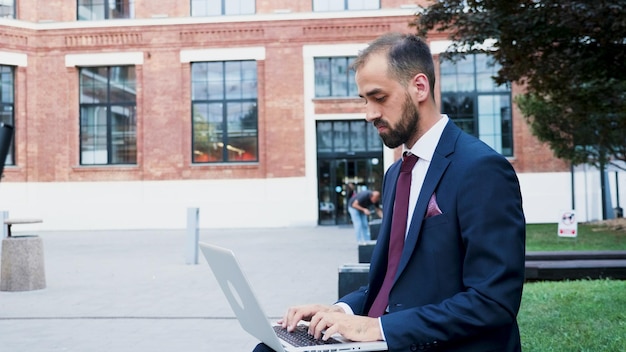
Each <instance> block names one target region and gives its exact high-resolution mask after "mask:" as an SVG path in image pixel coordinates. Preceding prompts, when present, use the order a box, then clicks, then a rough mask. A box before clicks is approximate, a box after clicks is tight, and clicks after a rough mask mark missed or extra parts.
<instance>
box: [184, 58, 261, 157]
mask: <svg viewBox="0 0 626 352" xmlns="http://www.w3.org/2000/svg"><path fill="white" fill-rule="evenodd" d="M191 91H192V98H191V99H192V101H191V105H192V121H193V122H192V124H193V126H192V129H193V143H192V144H193V150H192V151H193V162H194V163H206V162H250V161H258V160H259V157H258V150H257V149H258V109H257V65H256V61H251V60H246V61H216V62H196V63H192V65H191Z"/></svg>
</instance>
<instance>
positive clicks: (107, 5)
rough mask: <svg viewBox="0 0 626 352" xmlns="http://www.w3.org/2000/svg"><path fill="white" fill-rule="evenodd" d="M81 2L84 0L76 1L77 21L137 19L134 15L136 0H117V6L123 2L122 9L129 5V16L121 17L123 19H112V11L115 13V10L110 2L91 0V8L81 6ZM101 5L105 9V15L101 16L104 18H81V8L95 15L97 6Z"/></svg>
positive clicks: (106, 0)
mask: <svg viewBox="0 0 626 352" xmlns="http://www.w3.org/2000/svg"><path fill="white" fill-rule="evenodd" d="M81 1H82V0H76V20H77V21H104V20H119V19H132V18H134V17H135V16H134V13H135V0H115V2H116V4H117V2H122V7H123V6H124V5H125V4H127V5H128V14H127V16H121V17H118V16H115V17H112V16H111V13H112V11H114V10H112V9H111V5H110V3H109V0H89V2H90V4H89V5H90V6H88V5H86V4H85V5H84V4H81ZM94 2H96V4H94ZM99 3H101V4H102V5H103V6H104V8H103V9H102V10H103V13H102V14H101V15H102V18H97V17H96V18H94V16H91V18H81V16H80V10H81V8H86V9H88V10H90V13H92V14H93V13H95V12H94V8H95V6H99V5H100V4H99ZM122 15H124V14H122Z"/></svg>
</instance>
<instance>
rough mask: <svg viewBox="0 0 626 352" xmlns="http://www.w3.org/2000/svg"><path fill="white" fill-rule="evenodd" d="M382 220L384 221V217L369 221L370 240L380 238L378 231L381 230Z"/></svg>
mask: <svg viewBox="0 0 626 352" xmlns="http://www.w3.org/2000/svg"><path fill="white" fill-rule="evenodd" d="M382 222H383V220H382V219H374V220H372V221H370V222H369V227H370V240H372V241H376V240H377V239H378V233H379V232H380V224H381V223H382Z"/></svg>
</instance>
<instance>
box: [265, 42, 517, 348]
mask: <svg viewBox="0 0 626 352" xmlns="http://www.w3.org/2000/svg"><path fill="white" fill-rule="evenodd" d="M353 68H354V69H355V71H356V74H355V80H356V83H357V87H358V92H359V95H360V96H361V97H362V98H363V100H364V103H365V118H366V120H367V121H369V122H371V123H372V124H373V125H374V127H376V129H377V130H378V134H379V135H380V137H381V138H382V140H383V143H385V145H386V146H388V147H389V148H396V147H401V148H402V150H403V157H402V158H401V159H400V160H398V161H396V162H395V163H394V164H393V165H391V166H390V167H389V169H388V170H387V171H386V173H385V176H384V179H383V187H382V194H383V199H382V207H383V209H384V213H385V214H384V217H383V219H382V223H381V227H380V233H379V235H378V239H377V241H376V246H375V248H374V251H373V253H372V257H371V265H370V271H369V277H368V285H367V286H365V287H362V288H360V289H358V290H356V291H354V292H352V293H349V294H347V295H345V296H344V297H342V298H340V299H339V301H338V302H335V303H334V304H331V305H328V304H305V305H300V306H292V307H290V308H289V309H288V310H287V312H286V313H285V314H284V316H283V318H282V319H281V320H280V321H279V323H280V324H282V327H283V328H286V329H287V330H288V331H293V329H295V327H296V325H297V324H298V323H299V322H300V321H302V320H305V321H309V328H308V331H309V333H310V334H312V335H313V336H314V337H315V338H322V339H327V338H329V337H330V336H332V335H333V334H341V335H342V336H343V337H345V338H347V339H350V340H353V341H375V340H384V341H386V343H387V347H388V349H389V351H418V350H419V351H422V350H436V351H446V352H461V351H462V352H488V351H498V352H518V351H521V342H520V333H519V328H518V325H517V314H518V311H519V307H520V302H521V299H522V290H523V286H524V271H525V270H524V269H525V268H524V267H525V263H524V262H525V258H524V257H525V241H526V221H525V218H524V212H523V209H522V197H521V192H520V186H519V181H518V178H517V175H516V173H515V170H514V169H513V167H512V165H511V164H510V162H509V161H508V160H507V159H506V158H505V157H503V156H502V155H501V154H499V153H497V152H496V151H494V150H493V149H492V148H490V147H489V146H488V145H486V144H485V143H483V142H482V141H480V140H479V139H477V138H475V137H473V136H471V135H469V134H467V133H465V132H464V131H462V130H461V129H460V128H459V127H458V126H457V125H456V124H455V123H454V122H453V121H452V120H450V119H449V118H448V117H447V116H446V115H442V114H441V113H440V108H439V107H438V106H437V104H436V102H435V93H434V90H435V65H434V62H433V58H432V54H431V52H430V49H429V47H428V44H427V43H426V42H425V41H424V40H422V39H421V38H419V37H417V36H415V35H410V34H399V33H391V34H387V35H383V36H381V37H379V38H378V39H376V40H375V41H374V42H372V43H370V45H369V46H368V47H367V48H365V49H364V50H363V51H362V52H361V53H360V54H359V55H358V57H357V58H356V60H355V61H354V63H353ZM313 265H314V264H313ZM267 350H268V349H267V346H265V345H263V344H259V345H257V348H256V349H255V351H256V352H259V351H267Z"/></svg>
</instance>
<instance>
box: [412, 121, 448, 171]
mask: <svg viewBox="0 0 626 352" xmlns="http://www.w3.org/2000/svg"><path fill="white" fill-rule="evenodd" d="M447 123H448V115H445V114H444V115H441V118H440V119H439V121H437V122H436V123H435V124H434V125H433V127H431V128H430V129H429V130H428V131H426V133H424V134H423V135H422V137H420V139H418V140H417V142H415V145H413V148H411V149H407V148H406V146H403V147H402V151H403V152H405V151H408V152H410V153H411V154H414V155H417V157H418V158H420V159H422V160H425V161H431V160H432V158H433V154H435V149H436V148H437V144H439V139H440V138H441V134H442V133H443V129H444V128H445V127H446V124H447Z"/></svg>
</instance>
